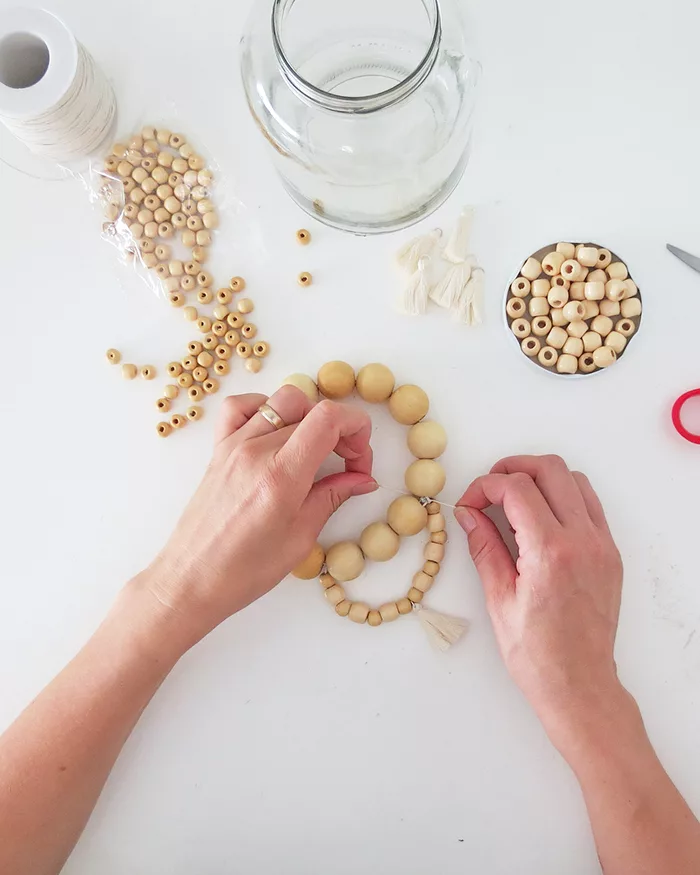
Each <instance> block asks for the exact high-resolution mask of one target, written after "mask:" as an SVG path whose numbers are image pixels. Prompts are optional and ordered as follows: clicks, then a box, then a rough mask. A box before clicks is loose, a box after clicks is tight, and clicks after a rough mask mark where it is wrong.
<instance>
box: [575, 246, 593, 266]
mask: <svg viewBox="0 0 700 875" xmlns="http://www.w3.org/2000/svg"><path fill="white" fill-rule="evenodd" d="M576 258H577V261H578V262H579V263H580V264H582V265H583V266H584V267H597V266H598V250H597V249H596V248H595V247H594V246H583V247H582V248H581V249H579V252H578V255H577V256H576Z"/></svg>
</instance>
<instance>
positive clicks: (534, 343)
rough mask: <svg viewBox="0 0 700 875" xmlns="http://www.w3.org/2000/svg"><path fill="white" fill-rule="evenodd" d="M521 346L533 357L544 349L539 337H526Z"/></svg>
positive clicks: (527, 354)
mask: <svg viewBox="0 0 700 875" xmlns="http://www.w3.org/2000/svg"><path fill="white" fill-rule="evenodd" d="M520 348H521V349H522V351H523V352H524V353H525V355H526V356H528V357H529V358H533V357H534V356H536V355H537V354H538V352H539V351H540V350H541V349H542V343H541V342H540V340H539V338H537V337H526V338H525V340H523V342H522V343H521V344H520Z"/></svg>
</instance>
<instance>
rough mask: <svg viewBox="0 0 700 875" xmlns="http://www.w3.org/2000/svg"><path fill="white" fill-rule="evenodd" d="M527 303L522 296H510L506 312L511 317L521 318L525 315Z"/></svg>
mask: <svg viewBox="0 0 700 875" xmlns="http://www.w3.org/2000/svg"><path fill="white" fill-rule="evenodd" d="M525 311H526V304H525V301H523V299H522V298H509V299H508V303H507V304H506V313H507V314H508V315H509V316H510V318H511V319H519V318H520V317H521V316H524V315H525Z"/></svg>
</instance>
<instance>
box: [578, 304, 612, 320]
mask: <svg viewBox="0 0 700 875" xmlns="http://www.w3.org/2000/svg"><path fill="white" fill-rule="evenodd" d="M600 303H601V304H603V303H605V302H604V301H601V302H600ZM608 303H610V301H608ZM583 307H584V314H583V319H584V322H585V321H586V320H588V319H595V317H596V316H598V314H599V313H600V305H599V304H598V302H597V301H584V302H583Z"/></svg>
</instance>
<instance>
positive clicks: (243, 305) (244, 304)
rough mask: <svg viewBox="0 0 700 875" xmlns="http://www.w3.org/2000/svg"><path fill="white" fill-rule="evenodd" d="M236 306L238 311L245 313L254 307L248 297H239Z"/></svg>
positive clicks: (250, 311) (251, 310)
mask: <svg viewBox="0 0 700 875" xmlns="http://www.w3.org/2000/svg"><path fill="white" fill-rule="evenodd" d="M236 306H237V307H238V312H239V313H243V314H245V315H248V313H252V312H253V310H254V309H255V306H254V304H253V302H252V301H251V300H250V298H241V300H240V301H239V302H238V304H237V305H236Z"/></svg>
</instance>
